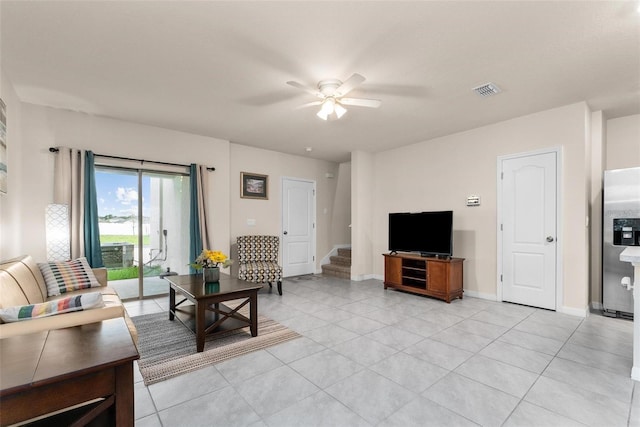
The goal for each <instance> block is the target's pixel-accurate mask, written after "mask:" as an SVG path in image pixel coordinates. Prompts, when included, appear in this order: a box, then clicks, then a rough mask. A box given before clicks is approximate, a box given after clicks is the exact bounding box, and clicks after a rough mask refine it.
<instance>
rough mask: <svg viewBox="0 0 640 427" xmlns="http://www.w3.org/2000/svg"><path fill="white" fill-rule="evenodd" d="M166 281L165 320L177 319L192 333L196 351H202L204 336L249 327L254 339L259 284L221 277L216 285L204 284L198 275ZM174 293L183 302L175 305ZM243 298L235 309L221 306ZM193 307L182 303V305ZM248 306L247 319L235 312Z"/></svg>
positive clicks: (188, 275) (256, 330)
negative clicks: (167, 316) (167, 311)
mask: <svg viewBox="0 0 640 427" xmlns="http://www.w3.org/2000/svg"><path fill="white" fill-rule="evenodd" d="M165 279H166V280H167V281H168V282H169V320H174V318H176V317H177V318H178V320H180V321H181V322H182V323H183V324H184V325H185V326H186V327H187V328H189V329H191V330H192V331H193V332H195V334H196V349H197V351H198V352H201V351H203V350H204V339H205V336H206V335H208V334H217V333H221V332H227V331H232V330H235V329H241V328H245V327H247V326H249V327H250V330H251V336H253V337H256V336H258V290H260V289H261V288H262V285H261V284H259V283H251V282H246V281H244V280H239V279H235V278H231V277H229V278H226V277H221V278H220V281H219V282H217V283H213V284H212V283H208V284H205V283H204V281H203V279H202V274H186V275H181V276H167V277H165ZM176 293H178V294H180V295H182V296H183V297H184V299H182V300H181V301H179V302H178V303H176ZM235 299H244V301H243V302H242V303H241V304H240V305H239V306H238V307H236V308H234V309H231V308H229V307H226V306H225V305H223V304H221V303H222V302H225V301H231V300H235ZM187 301H189V302H191V303H193V304H185V305H182V304H183V303H185V302H187ZM247 304H249V317H248V318H247V317H246V316H243V315H242V314H240V313H238V310H240V309H241V308H242V307H244V306H245V305H247Z"/></svg>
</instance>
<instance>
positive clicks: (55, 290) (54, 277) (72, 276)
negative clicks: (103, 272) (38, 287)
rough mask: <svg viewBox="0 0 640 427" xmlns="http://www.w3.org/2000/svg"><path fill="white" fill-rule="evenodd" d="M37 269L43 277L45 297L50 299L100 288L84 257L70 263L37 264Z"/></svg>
mask: <svg viewBox="0 0 640 427" xmlns="http://www.w3.org/2000/svg"><path fill="white" fill-rule="evenodd" d="M38 267H40V271H41V272H42V275H43V276H44V282H45V283H46V285H47V295H48V296H50V297H52V296H55V295H61V294H66V293H67V292H72V291H77V290H78V289H86V288H97V287H99V286H100V283H99V282H98V279H96V276H95V275H94V274H93V270H91V267H90V266H89V263H88V262H87V259H86V258H84V257H83V258H78V259H74V260H71V261H61V262H47V263H39V264H38Z"/></svg>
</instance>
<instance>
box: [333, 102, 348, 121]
mask: <svg viewBox="0 0 640 427" xmlns="http://www.w3.org/2000/svg"><path fill="white" fill-rule="evenodd" d="M334 110H335V112H336V116H337V117H338V118H340V117H342V116H344V114H345V113H346V112H347V109H346V108H344V107H343V106H342V105H340V103H338V102H336V105H335V107H334Z"/></svg>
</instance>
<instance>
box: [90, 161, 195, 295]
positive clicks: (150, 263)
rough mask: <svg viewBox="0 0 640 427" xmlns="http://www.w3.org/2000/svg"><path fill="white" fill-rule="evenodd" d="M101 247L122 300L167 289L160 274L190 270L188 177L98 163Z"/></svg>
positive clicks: (111, 283) (109, 273) (97, 178)
mask: <svg viewBox="0 0 640 427" xmlns="http://www.w3.org/2000/svg"><path fill="white" fill-rule="evenodd" d="M96 187H97V193H98V214H99V217H100V221H99V224H100V245H101V248H102V258H103V261H104V264H105V267H107V271H108V276H109V285H110V286H112V287H113V288H114V289H115V290H116V291H117V292H118V295H119V296H120V297H121V298H122V299H132V298H141V297H142V298H144V297H150V296H154V295H162V294H166V293H168V285H167V282H166V281H165V280H163V279H162V278H161V275H163V274H167V272H168V271H170V272H173V273H178V274H185V273H188V264H189V246H188V245H189V176H188V175H186V174H181V173H170V172H157V171H148V170H142V169H128V168H120V167H107V166H97V167H96Z"/></svg>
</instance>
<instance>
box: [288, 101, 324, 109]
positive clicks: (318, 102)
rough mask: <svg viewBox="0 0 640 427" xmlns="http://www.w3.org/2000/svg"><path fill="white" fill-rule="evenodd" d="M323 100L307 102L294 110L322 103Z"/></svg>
mask: <svg viewBox="0 0 640 427" xmlns="http://www.w3.org/2000/svg"><path fill="white" fill-rule="evenodd" d="M321 104H322V101H313V102H307V103H306V104H302V105H298V106H297V107H296V108H294V110H300V109H301V108H307V107H313V106H314V105H321Z"/></svg>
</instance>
